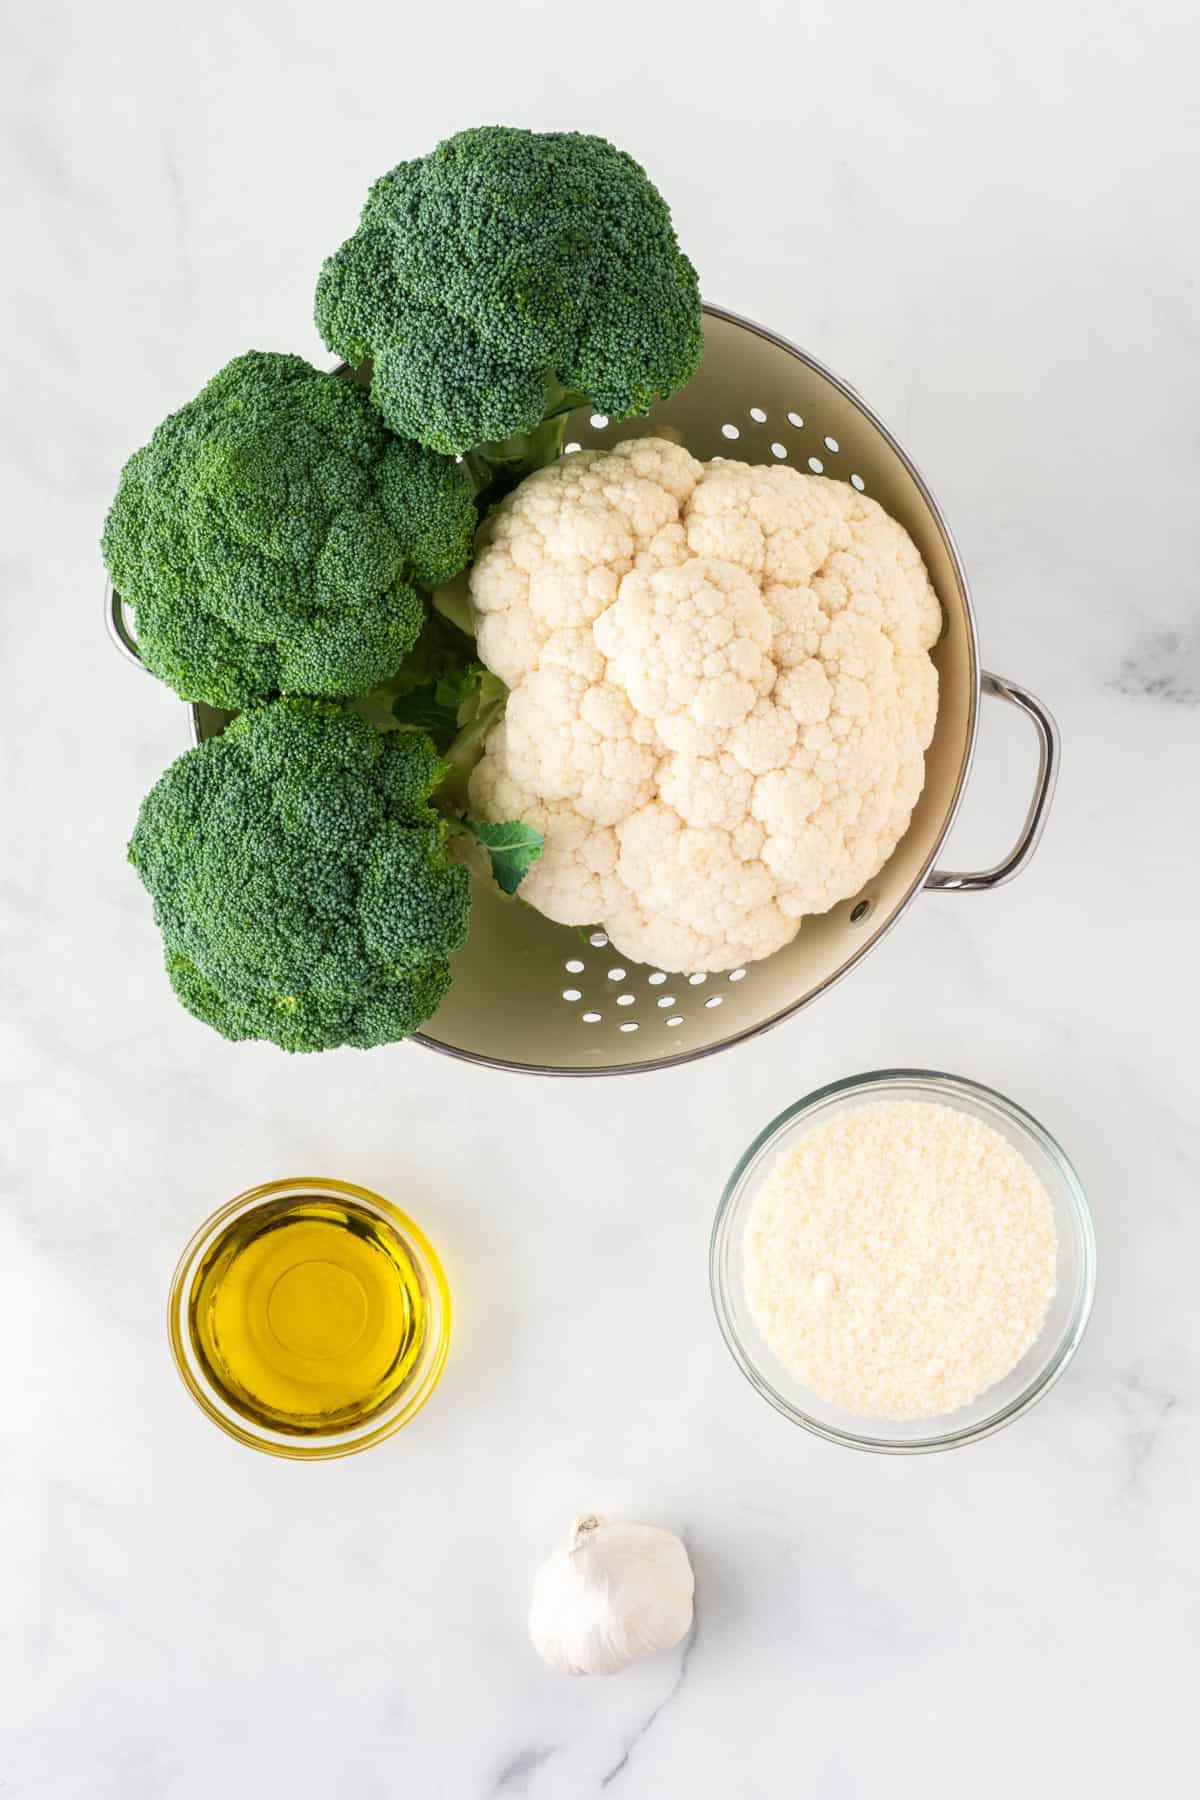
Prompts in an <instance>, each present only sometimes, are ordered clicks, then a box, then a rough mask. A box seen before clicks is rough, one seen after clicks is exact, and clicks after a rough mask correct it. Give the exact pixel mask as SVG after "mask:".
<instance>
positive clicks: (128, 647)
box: [104, 581, 146, 669]
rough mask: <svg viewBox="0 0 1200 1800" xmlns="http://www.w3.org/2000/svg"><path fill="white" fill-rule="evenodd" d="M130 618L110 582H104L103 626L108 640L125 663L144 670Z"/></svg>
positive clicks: (122, 601) (128, 612)
mask: <svg viewBox="0 0 1200 1800" xmlns="http://www.w3.org/2000/svg"><path fill="white" fill-rule="evenodd" d="M131 618H132V615H131V613H130V610H129V608H128V607H127V606H126V604H125V602H124V600H122V598H121V596H120V594H118V592H117V590H116V588H115V587H114V586H113V584H112V582H111V581H106V582H105V584H104V624H105V628H106V630H107V632H108V635H109V638H110V639H111V640H112V642H113V644H114V645H115V646H116V648H117V650H118V651H119V652H120V654H121V655H122V656H123V657H124V658H125V661H126V662H130V663H133V664H134V665H135V667H137V668H139V669H144V668H145V666H146V665H145V663H144V662H143V661H142V659H141V657H140V656H139V655H138V647H137V639H136V638H135V637H134V635H133V625H132V623H131Z"/></svg>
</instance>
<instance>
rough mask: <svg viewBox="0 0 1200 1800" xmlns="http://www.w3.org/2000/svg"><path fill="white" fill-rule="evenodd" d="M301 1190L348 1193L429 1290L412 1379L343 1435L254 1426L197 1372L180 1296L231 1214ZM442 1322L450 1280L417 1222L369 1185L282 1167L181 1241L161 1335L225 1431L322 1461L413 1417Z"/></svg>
mask: <svg viewBox="0 0 1200 1800" xmlns="http://www.w3.org/2000/svg"><path fill="white" fill-rule="evenodd" d="M301 1194H311V1195H312V1196H313V1197H314V1198H320V1197H321V1196H323V1195H324V1196H328V1197H331V1198H345V1199H352V1200H355V1201H357V1202H358V1203H359V1204H360V1205H363V1206H365V1207H367V1209H368V1210H369V1211H371V1212H373V1213H375V1214H376V1215H377V1216H378V1217H380V1218H381V1219H383V1220H385V1221H386V1223H387V1224H388V1225H390V1226H391V1227H392V1229H393V1230H394V1231H395V1232H396V1233H397V1235H398V1236H399V1237H400V1238H401V1239H402V1240H403V1242H404V1244H405V1246H406V1248H407V1249H408V1250H409V1252H410V1253H411V1255H412V1259H413V1261H414V1263H415V1264H416V1266H417V1268H418V1270H419V1273H420V1275H421V1279H422V1280H423V1281H424V1283H425V1284H426V1287H427V1290H428V1294H429V1300H430V1339H429V1350H428V1355H427V1357H426V1358H425V1360H424V1366H423V1367H421V1366H418V1371H417V1373H416V1379H415V1380H414V1381H413V1382H412V1383H411V1384H410V1385H406V1386H404V1387H402V1388H401V1389H400V1391H399V1392H398V1393H397V1394H396V1395H395V1396H393V1399H392V1400H391V1402H390V1403H389V1404H388V1405H387V1407H385V1408H384V1410H383V1411H382V1412H380V1413H376V1414H375V1415H374V1416H373V1418H371V1419H367V1420H365V1421H364V1423H363V1428H362V1429H361V1430H360V1431H359V1432H358V1433H357V1434H355V1435H351V1433H352V1432H353V1428H351V1430H350V1431H349V1432H348V1431H345V1430H343V1431H341V1432H339V1433H336V1434H335V1433H330V1435H329V1436H328V1437H326V1438H322V1437H320V1436H316V1435H308V1436H304V1437H299V1436H298V1437H295V1438H291V1437H288V1436H287V1435H286V1434H285V1433H283V1432H280V1433H278V1434H272V1433H271V1432H270V1431H269V1430H268V1429H267V1428H265V1427H264V1428H256V1427H255V1426H254V1425H253V1424H252V1423H251V1422H250V1421H249V1420H248V1419H246V1418H245V1416H244V1415H243V1414H241V1413H239V1412H238V1411H237V1410H236V1408H234V1407H233V1406H232V1405H231V1404H230V1403H229V1402H227V1401H225V1400H224V1399H223V1397H222V1396H221V1395H220V1394H219V1391H218V1390H217V1389H215V1388H214V1387H213V1385H212V1383H211V1382H209V1381H207V1380H206V1379H205V1378H204V1376H203V1374H202V1372H201V1369H200V1365H199V1362H198V1359H197V1358H196V1356H195V1352H194V1350H193V1348H192V1340H191V1333H190V1331H189V1329H188V1304H189V1297H190V1292H191V1285H192V1281H193V1278H194V1276H195V1273H196V1270H197V1268H198V1267H199V1263H200V1260H201V1258H202V1256H203V1255H204V1253H205V1252H206V1251H207V1250H208V1249H209V1248H210V1247H211V1245H212V1244H213V1243H214V1242H215V1241H216V1240H217V1238H218V1237H219V1236H220V1234H221V1233H222V1232H223V1231H224V1229H225V1228H226V1227H227V1226H228V1225H229V1224H231V1223H232V1221H233V1220H234V1219H236V1218H240V1217H242V1216H243V1215H245V1214H246V1213H250V1212H253V1211H255V1210H256V1209H257V1208H258V1207H261V1206H266V1205H269V1204H270V1203H271V1201H273V1200H278V1199H281V1198H285V1197H287V1196H288V1195H296V1196H299V1195H301ZM450 1325H451V1303H450V1288H449V1285H448V1283H447V1281H446V1274H445V1271H444V1269H443V1268H442V1263H441V1259H440V1257H439V1256H438V1253H437V1251H436V1250H435V1249H434V1247H433V1245H432V1244H431V1243H430V1241H429V1239H428V1238H427V1237H426V1235H425V1233H424V1232H423V1231H422V1230H421V1227H420V1226H419V1225H418V1224H417V1223H416V1221H415V1220H414V1219H412V1218H410V1217H409V1215H408V1214H407V1213H406V1212H404V1211H403V1210H402V1209H401V1208H400V1207H398V1206H396V1205H394V1204H393V1202H392V1201H390V1200H386V1199H384V1197H383V1196H382V1195H381V1194H377V1193H375V1192H374V1191H373V1190H372V1189H371V1188H364V1187H359V1186H358V1184H357V1183H356V1182H353V1181H339V1180H336V1179H335V1178H334V1177H332V1176H328V1175H289V1176H284V1177H283V1178H281V1179H279V1180H276V1181H263V1182H259V1183H258V1184H257V1185H256V1186H255V1187H252V1188H246V1189H245V1190H244V1191H243V1192H242V1193H240V1194H235V1195H234V1197H233V1199H232V1200H227V1201H226V1202H225V1203H224V1205H222V1206H219V1207H217V1209H216V1210H215V1212H212V1213H210V1214H209V1215H208V1217H207V1218H206V1219H204V1220H203V1221H202V1222H201V1223H200V1224H199V1225H198V1226H197V1227H196V1229H195V1231H194V1232H193V1233H192V1235H191V1237H190V1238H189V1239H188V1241H187V1243H186V1244H185V1245H184V1247H183V1250H182V1252H181V1253H180V1256H179V1260H178V1262H177V1263H176V1265H175V1272H174V1274H173V1275H172V1277H171V1285H170V1288H169V1290H168V1294H167V1337H168V1340H169V1342H170V1346H171V1356H172V1359H173V1361H174V1363H175V1367H176V1369H177V1370H178V1372H179V1376H180V1379H181V1380H182V1382H183V1384H184V1386H185V1387H186V1388H187V1390H188V1393H189V1394H190V1395H191V1397H192V1399H193V1400H194V1401H195V1402H196V1405H197V1406H198V1407H199V1408H200V1410H201V1412H203V1413H205V1414H206V1415H207V1417H208V1418H210V1419H211V1420H212V1422H213V1423H214V1424H215V1425H219V1426H220V1428H221V1430H222V1431H223V1432H225V1433H226V1435H227V1436H229V1437H231V1438H235V1439H236V1440H237V1442H238V1443H240V1444H245V1445H247V1446H248V1447H249V1448H250V1449H251V1450H261V1451H263V1452H264V1453H265V1454H266V1455H268V1456H281V1457H284V1458H287V1459H288V1460H290V1461H294V1462H322V1461H329V1460H331V1459H332V1458H334V1457H340V1456H353V1455H354V1454H355V1453H356V1452H357V1451H359V1450H367V1449H369V1448H370V1447H371V1446H372V1445H373V1444H378V1443H381V1442H382V1441H383V1439H384V1438H388V1437H391V1436H392V1435H393V1433H395V1432H397V1431H399V1430H400V1429H401V1428H402V1427H403V1426H405V1425H407V1424H408V1423H409V1422H410V1421H411V1420H412V1419H414V1418H415V1417H416V1415H417V1414H418V1413H419V1412H420V1411H421V1409H422V1407H423V1406H424V1405H425V1404H426V1402H427V1401H428V1399H429V1398H430V1396H431V1394H432V1393H433V1391H434V1389H435V1388H436V1387H437V1385H438V1382H439V1381H440V1380H441V1376H442V1370H443V1368H444V1367H445V1363H446V1357H447V1355H448V1354H449V1350H450Z"/></svg>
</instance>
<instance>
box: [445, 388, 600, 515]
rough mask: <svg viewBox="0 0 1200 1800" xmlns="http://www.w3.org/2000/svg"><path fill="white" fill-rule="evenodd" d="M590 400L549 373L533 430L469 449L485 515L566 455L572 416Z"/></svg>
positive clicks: (471, 470) (469, 463)
mask: <svg viewBox="0 0 1200 1800" xmlns="http://www.w3.org/2000/svg"><path fill="white" fill-rule="evenodd" d="M586 400H587V396H586V395H585V394H581V393H578V392H577V391H576V390H575V389H573V388H565V387H563V385H562V383H561V382H559V381H558V380H556V378H555V377H554V376H553V375H547V377H546V407H545V411H544V412H543V414H542V418H541V422H540V424H537V425H535V426H534V428H533V430H532V431H517V432H514V433H513V435H512V436H511V437H506V438H497V439H496V440H494V441H493V442H492V443H488V444H477V445H476V447H475V449H474V450H468V452H467V454H466V456H465V457H464V458H463V462H464V464H465V465H466V469H467V473H468V474H469V475H470V477H471V481H472V484H473V485H474V488H475V498H476V502H477V504H478V506H479V510H480V513H481V514H483V513H486V512H487V511H488V509H489V508H490V507H493V506H495V505H496V504H497V503H498V502H499V501H501V500H503V498H504V496H505V495H506V494H510V493H511V492H512V490H513V489H514V488H515V487H517V486H519V484H520V483H521V482H522V481H524V479H525V477H526V475H531V474H532V473H533V471H534V470H535V469H544V468H545V467H546V466H547V464H548V463H552V462H557V460H558V458H559V457H560V456H561V455H562V447H563V438H564V437H565V436H566V430H567V418H568V415H569V414H570V413H573V412H574V411H575V408H576V407H577V406H583V405H585V404H586Z"/></svg>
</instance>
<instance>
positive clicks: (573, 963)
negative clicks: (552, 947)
mask: <svg viewBox="0 0 1200 1800" xmlns="http://www.w3.org/2000/svg"><path fill="white" fill-rule="evenodd" d="M563 968H564V969H565V970H566V971H567V974H568V975H582V974H583V964H582V963H581V962H580V960H579V958H578V957H577V956H572V957H571V958H570V959H569V960H568V961H567V962H565V963H564V964H563Z"/></svg>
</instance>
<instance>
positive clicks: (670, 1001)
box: [658, 994, 675, 1006]
mask: <svg viewBox="0 0 1200 1800" xmlns="http://www.w3.org/2000/svg"><path fill="white" fill-rule="evenodd" d="M658 1004H659V1005H660V1006H674V1004H675V996H674V994H664V995H663V997H662V999H661V1000H660V1001H659V1003H658Z"/></svg>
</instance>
